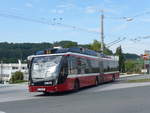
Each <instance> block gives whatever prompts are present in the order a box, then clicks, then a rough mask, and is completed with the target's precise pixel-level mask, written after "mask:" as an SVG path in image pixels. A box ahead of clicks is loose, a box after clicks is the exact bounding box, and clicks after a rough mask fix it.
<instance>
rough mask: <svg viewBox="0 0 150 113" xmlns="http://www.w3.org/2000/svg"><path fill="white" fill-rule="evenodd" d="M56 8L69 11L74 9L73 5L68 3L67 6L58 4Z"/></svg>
mask: <svg viewBox="0 0 150 113" xmlns="http://www.w3.org/2000/svg"><path fill="white" fill-rule="evenodd" d="M56 7H57V8H65V9H70V8H73V7H74V4H71V3H68V4H60V5H57V6H56Z"/></svg>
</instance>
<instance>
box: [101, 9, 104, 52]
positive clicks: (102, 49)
mask: <svg viewBox="0 0 150 113" xmlns="http://www.w3.org/2000/svg"><path fill="white" fill-rule="evenodd" d="M100 33H101V35H100V38H101V49H100V50H101V51H102V53H103V52H104V14H103V10H101V29H100Z"/></svg>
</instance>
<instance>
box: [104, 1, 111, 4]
mask: <svg viewBox="0 0 150 113" xmlns="http://www.w3.org/2000/svg"><path fill="white" fill-rule="evenodd" d="M104 2H105V3H109V4H110V3H112V0H104Z"/></svg>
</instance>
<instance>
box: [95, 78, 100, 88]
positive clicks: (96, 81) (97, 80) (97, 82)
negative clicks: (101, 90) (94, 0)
mask: <svg viewBox="0 0 150 113" xmlns="http://www.w3.org/2000/svg"><path fill="white" fill-rule="evenodd" d="M98 85H99V79H98V77H96V79H95V86H98Z"/></svg>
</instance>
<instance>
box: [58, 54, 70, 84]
mask: <svg viewBox="0 0 150 113" xmlns="http://www.w3.org/2000/svg"><path fill="white" fill-rule="evenodd" d="M67 76H68V56H63V58H62V62H61V65H60V73H59V77H58V83H59V84H61V83H64V82H65V80H66V78H67Z"/></svg>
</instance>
